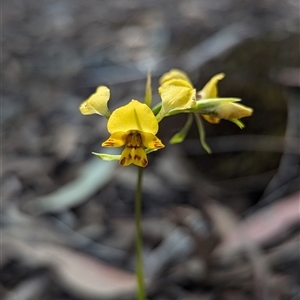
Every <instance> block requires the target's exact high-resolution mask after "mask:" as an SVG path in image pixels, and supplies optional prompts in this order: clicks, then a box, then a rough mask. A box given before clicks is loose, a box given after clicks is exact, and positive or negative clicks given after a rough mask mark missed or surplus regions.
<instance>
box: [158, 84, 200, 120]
mask: <svg viewBox="0 0 300 300" xmlns="http://www.w3.org/2000/svg"><path fill="white" fill-rule="evenodd" d="M159 93H160V96H161V99H162V107H163V109H164V111H165V113H166V114H167V113H168V112H170V111H171V110H183V109H189V108H191V107H193V106H195V105H196V101H195V98H196V90H195V89H194V88H193V87H192V86H191V85H190V84H189V83H187V82H185V81H183V80H180V79H172V80H170V81H167V82H165V84H163V85H162V86H161V87H160V88H159Z"/></svg>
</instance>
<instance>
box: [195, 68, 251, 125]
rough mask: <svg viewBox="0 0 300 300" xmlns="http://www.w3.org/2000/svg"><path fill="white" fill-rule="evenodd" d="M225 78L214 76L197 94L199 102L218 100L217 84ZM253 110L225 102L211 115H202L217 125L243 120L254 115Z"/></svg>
mask: <svg viewBox="0 0 300 300" xmlns="http://www.w3.org/2000/svg"><path fill="white" fill-rule="evenodd" d="M224 77H225V74H223V73H220V74H217V75H215V76H213V77H212V78H211V79H210V80H209V81H208V83H207V84H206V85H205V86H204V88H203V89H202V90H201V91H199V92H198V93H197V100H205V99H214V98H218V88H217V84H218V82H219V81H220V80H222V79H223V78H224ZM252 112H253V110H252V108H250V107H247V106H244V105H242V104H237V103H234V102H223V103H219V104H218V105H217V106H215V107H214V108H213V109H212V111H211V112H210V114H202V117H203V118H204V119H205V120H206V121H208V122H210V123H212V124H217V123H219V122H220V121H221V119H226V120H230V119H241V118H244V117H249V116H251V115H252Z"/></svg>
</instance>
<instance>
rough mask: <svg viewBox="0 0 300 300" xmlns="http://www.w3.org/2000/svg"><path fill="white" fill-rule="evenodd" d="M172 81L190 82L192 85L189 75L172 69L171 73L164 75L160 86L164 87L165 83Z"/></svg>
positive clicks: (160, 80)
mask: <svg viewBox="0 0 300 300" xmlns="http://www.w3.org/2000/svg"><path fill="white" fill-rule="evenodd" d="M172 79H181V80H184V81H186V82H188V83H189V84H190V85H191V84H192V83H191V81H190V79H189V77H188V75H187V74H186V73H184V72H183V71H181V70H178V69H171V70H170V71H169V72H167V73H165V74H163V75H162V76H161V77H160V79H159V84H160V85H163V84H164V83H165V82H167V81H169V80H172Z"/></svg>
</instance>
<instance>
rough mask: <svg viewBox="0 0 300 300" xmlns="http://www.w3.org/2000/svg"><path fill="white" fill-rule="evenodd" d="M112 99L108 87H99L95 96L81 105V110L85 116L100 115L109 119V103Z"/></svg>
mask: <svg viewBox="0 0 300 300" xmlns="http://www.w3.org/2000/svg"><path fill="white" fill-rule="evenodd" d="M109 98H110V91H109V89H108V87H106V86H99V87H98V88H97V90H96V92H95V93H94V94H92V95H91V96H90V97H89V98H88V99H86V100H85V101H84V102H82V103H81V105H80V107H79V110H80V112H81V113H82V114H83V115H92V114H98V115H101V116H104V117H106V118H109V116H110V111H109V110H108V107H107V102H108V100H109Z"/></svg>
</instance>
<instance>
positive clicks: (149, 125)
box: [107, 100, 158, 134]
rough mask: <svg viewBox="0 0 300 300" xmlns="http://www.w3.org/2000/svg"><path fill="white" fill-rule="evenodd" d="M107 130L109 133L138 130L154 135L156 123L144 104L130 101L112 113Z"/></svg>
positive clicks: (156, 127)
mask: <svg viewBox="0 0 300 300" xmlns="http://www.w3.org/2000/svg"><path fill="white" fill-rule="evenodd" d="M107 130H108V132H109V133H114V132H118V131H123V132H128V131H134V130H138V131H141V132H149V133H152V134H156V133H157V131H158V122H157V120H156V118H155V116H154V114H153V112H152V110H151V109H150V108H149V107H148V106H147V105H146V104H144V103H141V102H139V101H137V100H131V102H129V103H128V104H127V105H125V106H122V107H119V108H117V109H116V110H115V111H113V113H112V114H111V116H110V118H109V119H108V122H107Z"/></svg>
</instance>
